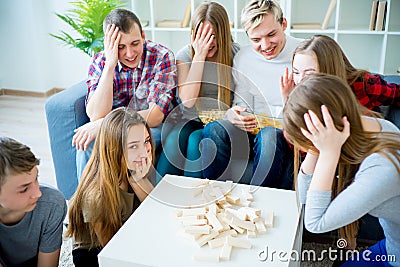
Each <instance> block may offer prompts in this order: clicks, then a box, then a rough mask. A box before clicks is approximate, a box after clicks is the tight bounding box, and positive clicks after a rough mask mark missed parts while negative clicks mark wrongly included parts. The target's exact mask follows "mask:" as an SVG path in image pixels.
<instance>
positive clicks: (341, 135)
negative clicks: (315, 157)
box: [300, 105, 350, 153]
mask: <svg viewBox="0 0 400 267" xmlns="http://www.w3.org/2000/svg"><path fill="white" fill-rule="evenodd" d="M321 112H322V116H323V121H322V122H321V121H320V120H319V118H318V116H317V115H316V114H315V113H314V112H313V111H311V110H309V111H308V113H305V114H304V121H305V123H306V126H307V130H305V129H303V128H300V130H301V132H302V133H303V135H304V136H305V137H306V138H307V139H309V140H310V141H311V142H312V143H313V145H314V147H315V148H317V149H318V150H319V152H320V153H321V152H340V150H341V148H342V146H343V144H344V143H345V142H346V140H347V138H348V137H349V136H350V123H349V121H348V120H347V117H343V118H342V120H343V125H344V128H343V130H342V131H339V130H338V129H336V127H335V124H334V122H333V120H332V117H331V115H330V113H329V110H328V108H327V107H326V106H325V105H322V106H321ZM324 124H325V126H324Z"/></svg>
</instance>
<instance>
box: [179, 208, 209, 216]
mask: <svg viewBox="0 0 400 267" xmlns="http://www.w3.org/2000/svg"><path fill="white" fill-rule="evenodd" d="M205 213H206V208H192V209H183V210H182V216H191V215H203V214H205Z"/></svg>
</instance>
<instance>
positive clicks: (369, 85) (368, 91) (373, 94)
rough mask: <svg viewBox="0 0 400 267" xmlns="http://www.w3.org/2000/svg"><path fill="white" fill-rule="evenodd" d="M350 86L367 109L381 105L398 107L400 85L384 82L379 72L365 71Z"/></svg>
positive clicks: (399, 102)
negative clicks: (362, 75) (361, 76)
mask: <svg viewBox="0 0 400 267" xmlns="http://www.w3.org/2000/svg"><path fill="white" fill-rule="evenodd" d="M351 88H352V89H353V91H354V93H355V95H356V97H357V99H358V100H359V101H360V104H361V105H363V106H365V107H367V108H369V109H372V108H374V107H378V106H381V105H384V106H397V107H400V85H399V84H395V83H388V82H386V81H385V80H384V79H383V77H382V75H380V74H375V75H373V74H371V73H366V74H365V76H364V79H360V80H356V81H355V82H354V83H353V84H351Z"/></svg>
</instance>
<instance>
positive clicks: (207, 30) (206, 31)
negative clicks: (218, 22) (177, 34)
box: [191, 22, 215, 60]
mask: <svg viewBox="0 0 400 267" xmlns="http://www.w3.org/2000/svg"><path fill="white" fill-rule="evenodd" d="M214 38H215V35H214V34H212V28H211V26H210V25H209V24H207V25H206V26H204V24H203V22H202V23H200V26H199V28H198V30H197V33H196V36H194V32H192V35H191V39H192V40H191V44H192V47H193V50H194V54H195V56H196V55H197V56H199V57H200V59H202V60H205V59H206V56H207V54H208V50H209V49H210V47H211V44H212V41H213V40H214Z"/></svg>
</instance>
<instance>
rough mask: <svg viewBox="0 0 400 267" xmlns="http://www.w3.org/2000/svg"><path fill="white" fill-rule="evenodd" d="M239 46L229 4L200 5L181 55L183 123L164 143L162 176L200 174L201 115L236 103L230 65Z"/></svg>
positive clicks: (179, 59)
mask: <svg viewBox="0 0 400 267" xmlns="http://www.w3.org/2000/svg"><path fill="white" fill-rule="evenodd" d="M238 50H239V45H238V44H237V43H234V42H233V39H232V36H231V31H230V25H229V19H228V14H227V12H226V10H225V8H224V7H223V6H222V5H220V4H218V3H216V2H204V3H202V4H200V5H199V6H198V7H197V8H196V10H195V12H194V14H193V17H192V22H191V43H190V45H186V46H184V47H183V48H182V49H181V50H179V51H178V53H177V55H176V60H177V67H178V97H179V100H180V101H181V104H180V107H181V110H182V112H183V121H182V122H180V123H178V124H177V125H176V126H175V127H174V129H173V130H172V131H171V132H170V133H169V135H168V137H167V139H166V141H165V142H164V143H163V153H162V154H161V156H160V158H159V160H158V164H157V171H158V173H159V176H160V177H162V176H164V175H165V174H167V173H170V174H177V175H186V176H195V177H201V162H200V159H199V157H200V151H199V143H200V140H201V133H202V129H203V123H202V122H201V121H200V119H199V117H198V113H199V112H201V111H204V110H206V111H208V110H211V109H218V110H222V111H224V110H227V109H228V108H229V107H230V106H231V100H232V99H233V94H231V90H232V88H233V83H232V77H231V73H232V68H231V67H232V63H233V57H234V55H235V54H236V52H237V51H238ZM177 148H178V149H177ZM186 158H187V159H188V160H186Z"/></svg>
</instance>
